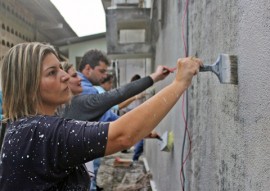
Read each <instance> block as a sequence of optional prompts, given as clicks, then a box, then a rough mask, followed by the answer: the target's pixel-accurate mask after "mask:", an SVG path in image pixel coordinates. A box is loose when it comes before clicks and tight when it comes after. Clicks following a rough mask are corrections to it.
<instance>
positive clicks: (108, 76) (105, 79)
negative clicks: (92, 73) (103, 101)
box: [101, 74, 113, 84]
mask: <svg viewBox="0 0 270 191" xmlns="http://www.w3.org/2000/svg"><path fill="white" fill-rule="evenodd" d="M112 79H113V75H112V74H107V77H106V78H104V79H103V81H102V82H101V84H104V83H106V82H109V81H111V80H112Z"/></svg>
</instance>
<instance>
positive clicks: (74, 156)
mask: <svg viewBox="0 0 270 191" xmlns="http://www.w3.org/2000/svg"><path fill="white" fill-rule="evenodd" d="M200 65H201V61H199V60H198V59H194V58H193V59H191V58H184V59H179V60H178V61H177V67H178V71H177V74H176V77H175V79H174V80H173V82H172V83H171V84H169V85H168V86H167V87H165V88H164V89H163V90H161V91H160V92H159V93H158V94H156V95H155V96H153V97H152V98H151V99H149V100H147V101H146V102H145V103H143V104H142V105H140V106H139V107H137V108H136V109H134V110H132V111H131V112H129V113H127V114H126V115H124V116H122V117H121V118H119V119H118V120H116V121H114V122H110V123H102V122H98V123H97V122H84V121H76V120H67V119H63V118H60V117H57V116H53V115H54V113H55V110H56V108H57V107H58V106H59V105H61V104H64V103H66V102H68V101H69V99H70V96H71V95H70V90H69V87H68V81H69V78H70V77H69V75H68V74H67V73H66V72H64V71H63V70H62V69H61V67H60V62H59V60H58V58H57V54H56V52H55V50H54V49H53V48H52V47H51V46H49V45H45V44H41V43H23V44H18V45H16V46H14V47H12V48H11V49H10V50H9V52H8V53H7V55H6V56H5V58H4V60H3V63H2V65H1V82H2V91H3V111H4V117H5V118H6V120H7V123H8V124H7V132H6V135H5V138H4V142H3V146H2V152H1V163H0V190H1V191H6V190H88V189H89V188H88V187H89V176H88V174H87V172H86V170H85V168H84V165H83V164H84V163H85V162H87V161H90V160H93V159H95V158H97V157H102V156H104V155H110V154H112V153H115V152H118V151H121V150H123V149H125V148H129V147H130V146H132V145H134V144H135V143H136V142H138V141H139V140H140V139H142V138H143V137H145V136H146V135H148V134H149V133H150V132H151V131H152V130H153V129H154V128H155V126H156V125H157V124H158V123H159V122H160V121H161V120H162V119H163V118H164V116H165V115H166V114H167V113H168V112H169V110H170V109H171V108H172V107H173V105H174V104H175V103H176V102H177V100H178V99H179V98H180V96H181V94H182V93H183V92H184V91H185V89H186V88H187V87H188V86H189V85H190V83H191V80H192V77H193V76H194V75H195V74H196V73H197V72H198V69H199V66H200ZM131 121H132V123H130V122H131ZM127 126H128V127H129V128H127Z"/></svg>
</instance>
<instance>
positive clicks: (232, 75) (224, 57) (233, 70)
mask: <svg viewBox="0 0 270 191" xmlns="http://www.w3.org/2000/svg"><path fill="white" fill-rule="evenodd" d="M237 70H238V60H237V56H236V55H229V54H220V55H219V57H218V58H217V60H216V62H215V63H214V64H212V65H204V66H202V67H200V72H208V71H211V72H213V73H215V74H216V75H217V77H218V79H219V81H220V83H222V84H238V74H237Z"/></svg>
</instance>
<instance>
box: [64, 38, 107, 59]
mask: <svg viewBox="0 0 270 191" xmlns="http://www.w3.org/2000/svg"><path fill="white" fill-rule="evenodd" d="M62 49H68V50H69V51H68V52H69V62H70V63H72V64H75V63H76V57H82V56H83V55H84V53H85V52H87V51H88V50H90V49H98V50H102V51H104V52H105V53H106V52H107V45H106V38H105V37H104V38H100V39H94V40H90V41H86V42H80V43H75V44H70V45H65V46H61V47H60V50H62Z"/></svg>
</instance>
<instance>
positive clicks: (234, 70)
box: [229, 55, 238, 85]
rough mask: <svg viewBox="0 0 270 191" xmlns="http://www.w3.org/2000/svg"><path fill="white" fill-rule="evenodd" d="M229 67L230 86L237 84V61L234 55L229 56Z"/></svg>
mask: <svg viewBox="0 0 270 191" xmlns="http://www.w3.org/2000/svg"><path fill="white" fill-rule="evenodd" d="M229 59H230V63H231V64H230V67H231V78H230V81H231V84H236V85H237V84H238V59H237V56H236V55H229Z"/></svg>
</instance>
